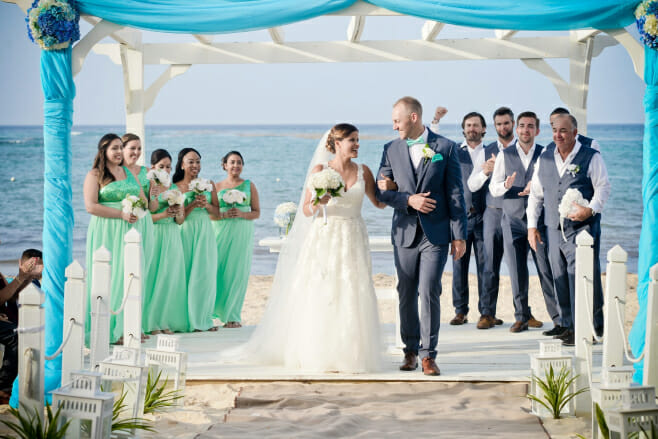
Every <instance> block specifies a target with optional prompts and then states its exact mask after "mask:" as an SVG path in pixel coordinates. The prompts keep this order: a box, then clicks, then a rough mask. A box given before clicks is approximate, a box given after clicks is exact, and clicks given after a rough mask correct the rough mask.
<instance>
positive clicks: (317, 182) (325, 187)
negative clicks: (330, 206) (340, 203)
mask: <svg viewBox="0 0 658 439" xmlns="http://www.w3.org/2000/svg"><path fill="white" fill-rule="evenodd" d="M344 187H345V182H344V181H343V177H341V176H340V174H339V173H338V172H336V171H334V170H333V169H331V168H326V169H323V170H322V171H320V172H316V173H315V174H312V175H311V176H310V177H309V180H308V188H309V189H310V190H311V192H312V193H313V205H314V206H317V204H318V203H319V202H320V198H322V197H324V196H325V195H327V194H329V195H330V196H332V197H340V195H341V190H342V189H343V188H344ZM322 215H323V216H324V223H325V224H327V206H322Z"/></svg>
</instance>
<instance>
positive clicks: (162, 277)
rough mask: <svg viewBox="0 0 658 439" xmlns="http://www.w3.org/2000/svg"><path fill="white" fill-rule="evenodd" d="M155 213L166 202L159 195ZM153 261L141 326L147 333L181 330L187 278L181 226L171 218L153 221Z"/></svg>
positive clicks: (184, 310) (164, 208) (185, 318)
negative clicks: (145, 308)
mask: <svg viewBox="0 0 658 439" xmlns="http://www.w3.org/2000/svg"><path fill="white" fill-rule="evenodd" d="M158 201H159V202H160V205H159V206H158V210H157V212H156V213H161V212H164V211H165V210H166V209H167V208H168V207H169V203H167V201H165V200H163V199H162V194H160V196H159V197H158ZM152 253H153V264H152V265H151V270H150V271H149V273H148V277H147V278H146V295H145V297H148V298H149V301H148V305H147V306H148V308H147V310H148V312H145V313H144V325H145V327H146V328H148V329H147V331H148V332H150V331H154V330H156V329H157V330H162V329H170V330H172V331H175V332H184V331H187V329H188V322H187V279H186V277H185V260H184V258H183V241H182V240H181V233H180V226H179V225H178V224H176V222H175V221H174V218H163V219H161V220H160V221H156V222H155V223H153V249H152Z"/></svg>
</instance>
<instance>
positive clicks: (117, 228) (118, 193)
mask: <svg viewBox="0 0 658 439" xmlns="http://www.w3.org/2000/svg"><path fill="white" fill-rule="evenodd" d="M123 169H124V170H125V172H126V178H125V179H124V180H119V181H113V182H112V183H110V184H108V185H106V186H103V187H102V188H101V189H100V190H99V191H98V202H99V203H100V204H102V205H103V206H108V207H112V208H114V209H117V210H121V209H122V206H121V201H122V200H123V199H124V198H126V196H128V195H135V196H139V183H138V182H137V180H135V177H134V176H133V174H132V173H131V172H130V171H129V170H128V169H127V168H125V167H124V168H123ZM147 216H149V215H147ZM135 224H137V223H135ZM131 227H133V225H132V224H129V223H128V222H127V221H125V220H123V219H121V218H104V217H100V216H95V215H92V216H91V220H90V221H89V227H88V228H87V293H88V296H87V297H88V299H87V310H88V311H89V312H88V313H87V326H86V332H87V336H89V333H90V331H91V314H90V313H91V312H92V311H93V312H94V313H95V312H96V309H95V305H96V301H92V300H91V286H92V285H93V282H92V274H93V270H92V266H93V257H94V252H95V251H96V250H98V249H99V248H100V247H101V246H104V247H105V248H106V249H108V250H109V251H110V254H111V257H112V259H111V260H110V266H111V276H112V284H111V290H110V307H111V309H112V310H113V311H116V310H118V309H119V307H120V306H121V302H122V301H123V248H124V242H123V237H124V235H125V234H126V233H127V232H128V230H130V229H131ZM122 335H123V313H120V314H119V315H116V316H115V315H113V314H112V315H110V343H115V342H116V341H117V340H118V339H119V338H120V337H121V336H122Z"/></svg>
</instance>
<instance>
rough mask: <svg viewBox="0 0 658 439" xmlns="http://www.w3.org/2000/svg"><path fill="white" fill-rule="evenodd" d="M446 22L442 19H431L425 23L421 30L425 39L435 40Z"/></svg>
mask: <svg viewBox="0 0 658 439" xmlns="http://www.w3.org/2000/svg"><path fill="white" fill-rule="evenodd" d="M444 26H445V23H441V22H440V21H431V20H428V21H426V22H425V23H424V24H423V28H422V29H421V31H420V34H421V36H422V38H423V40H425V41H434V40H436V37H437V36H438V35H439V32H441V30H443V27H444Z"/></svg>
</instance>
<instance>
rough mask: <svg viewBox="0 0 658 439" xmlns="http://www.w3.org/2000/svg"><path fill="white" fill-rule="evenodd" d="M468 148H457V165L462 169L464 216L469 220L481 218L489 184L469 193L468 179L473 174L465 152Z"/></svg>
mask: <svg viewBox="0 0 658 439" xmlns="http://www.w3.org/2000/svg"><path fill="white" fill-rule="evenodd" d="M466 148H469V147H468V146H465V147H461V146H460V147H459V163H460V165H461V168H462V185H463V186H464V201H465V202H466V214H467V216H468V217H469V218H472V217H474V216H482V214H483V213H484V208H485V207H486V205H485V194H487V193H489V182H487V183H485V184H484V185H483V186H482V187H481V188H480V189H479V190H478V191H477V192H471V190H470V189H469V188H468V177H470V176H471V173H472V172H473V162H472V161H471V155H470V154H469V152H468V151H467V150H466Z"/></svg>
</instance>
